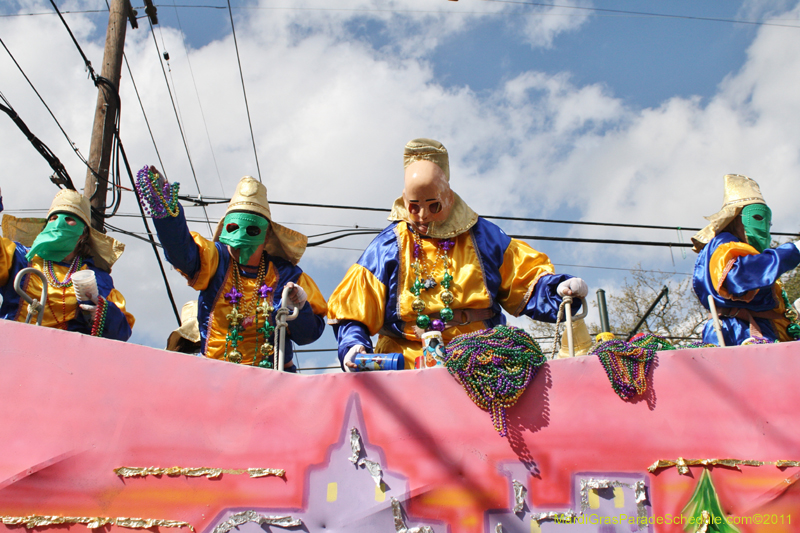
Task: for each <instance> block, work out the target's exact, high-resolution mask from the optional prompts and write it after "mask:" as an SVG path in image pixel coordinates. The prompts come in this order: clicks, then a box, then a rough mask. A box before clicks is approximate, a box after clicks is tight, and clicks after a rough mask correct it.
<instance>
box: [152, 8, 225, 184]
mask: <svg viewBox="0 0 800 533" xmlns="http://www.w3.org/2000/svg"><path fill="white" fill-rule="evenodd" d="M172 4H173V7H174V8H175V19H176V20H177V21H178V29H179V30H180V35H181V44H183V52H184V54H185V55H186V64H187V65H188V66H189V74H190V75H191V76H192V84H193V85H194V94H195V96H197V105H198V107H199V108H200V117H201V118H202V119H203V127H204V128H205V130H206V139H207V140H208V149H209V151H210V152H211V159H212V160H213V161H214V169H216V171H217V179H218V180H219V188H220V190H221V191H222V194H223V195H224V194H225V186H224V185H223V184H222V175H220V172H219V165H218V164H217V155H216V154H215V153H214V145H213V144H211V134H210V133H209V131H208V123H207V122H206V114H205V112H204V111H203V103H202V102H201V100H200V91H199V90H198V89H197V80H196V79H195V77H194V69H193V68H192V61H191V59H190V58H189V50H188V49H187V48H186V39H185V38H184V36H185V34H184V31H183V25H181V17H180V15H178V8H177V5H176V4H175V0H172ZM162 39H163V37H162Z"/></svg>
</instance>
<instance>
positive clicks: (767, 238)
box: [742, 204, 772, 253]
mask: <svg viewBox="0 0 800 533" xmlns="http://www.w3.org/2000/svg"><path fill="white" fill-rule="evenodd" d="M742 225H743V226H744V233H745V235H747V243H748V244H750V245H751V246H752V247H753V248H755V249H756V250H758V251H759V253H760V252H763V251H764V250H766V249H767V248H769V245H770V244H771V243H772V235H770V232H769V229H770V226H772V211H771V210H770V208H769V207H767V206H766V205H765V204H750V205H746V206H744V208H742Z"/></svg>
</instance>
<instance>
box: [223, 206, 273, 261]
mask: <svg viewBox="0 0 800 533" xmlns="http://www.w3.org/2000/svg"><path fill="white" fill-rule="evenodd" d="M223 226H224V227H223V228H222V234H221V235H220V236H219V240H220V242H222V243H225V244H227V245H228V246H230V247H231V248H235V249H237V250H239V263H241V264H244V263H247V262H248V261H249V260H250V257H251V256H252V255H253V254H254V253H255V251H256V250H257V249H258V247H259V246H260V245H261V244H263V243H264V240H265V238H266V231H267V228H268V227H269V220H267V219H266V218H264V217H262V216H261V215H256V214H253V213H243V212H240V211H234V212H233V213H228V214H227V215H225V221H224V222H223Z"/></svg>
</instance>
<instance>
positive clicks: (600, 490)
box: [0, 321, 800, 533]
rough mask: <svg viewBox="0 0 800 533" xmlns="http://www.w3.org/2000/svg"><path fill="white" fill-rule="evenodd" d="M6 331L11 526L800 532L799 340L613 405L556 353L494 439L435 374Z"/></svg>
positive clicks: (672, 367)
mask: <svg viewBox="0 0 800 533" xmlns="http://www.w3.org/2000/svg"><path fill="white" fill-rule="evenodd" d="M0 328H2V338H3V342H2V346H0V353H1V354H2V360H3V372H2V373H1V374H0V395H2V399H1V400H0V420H2V423H3V428H4V430H5V437H4V444H3V448H2V449H3V454H2V455H1V456H0V522H2V523H3V524H4V525H3V526H2V527H3V529H7V530H9V531H24V530H26V529H27V530H37V531H43V530H48V529H60V530H69V531H86V530H87V528H89V529H94V530H98V529H100V530H105V531H123V530H129V529H131V528H139V529H142V528H143V529H149V530H151V531H161V532H162V533H164V532H166V531H169V530H173V529H184V530H187V531H194V532H198V533H227V532H228V531H231V530H236V531H240V532H243V533H246V532H251V533H256V532H259V531H307V532H322V531H347V532H358V531H363V532H378V531H395V532H409V533H411V532H419V533H422V532H430V531H434V532H439V533H442V532H447V531H450V532H475V533H477V532H485V533H497V532H526V533H527V532H539V531H541V532H553V531H566V532H575V531H587V532H588V531H592V532H595V531H596V532H605V533H608V532H622V531H625V532H633V531H728V532H733V531H742V532H756V531H769V532H781V531H785V532H789V531H796V530H797V528H798V523H799V522H798V521H800V516H797V515H796V513H794V512H793V511H795V510H796V509H797V508H800V496H798V489H797V487H795V486H794V485H795V483H796V481H797V479H798V477H800V470H798V465H800V461H799V460H800V432H799V431H798V429H797V428H798V414H797V407H796V406H797V405H798V403H800V389H799V388H798V387H797V386H796V384H795V383H794V377H795V376H796V375H797V374H798V372H800V358H798V357H797V355H798V354H797V348H796V345H795V344H794V343H781V344H768V345H751V346H739V347H730V348H693V349H679V350H670V351H658V352H657V353H656V357H655V358H653V360H652V361H651V363H652V364H651V365H650V366H649V369H646V370H647V373H646V381H645V382H642V383H640V384H639V392H640V394H636V393H631V394H619V393H621V392H624V391H621V390H619V388H618V390H617V391H616V392H615V390H614V388H613V387H612V382H610V380H609V377H608V375H607V374H606V370H605V369H604V366H603V364H602V362H601V358H600V357H598V356H596V355H591V356H587V357H575V358H565V359H554V360H547V361H544V362H543V364H542V365H541V366H539V367H538V372H535V375H533V376H530V377H531V379H530V380H529V385H528V386H527V388H526V389H525V390H524V392H523V393H522V395H521V396H520V397H519V399H518V401H517V402H516V404H515V405H513V407H508V408H507V409H505V420H506V425H505V427H500V426H498V425H497V424H493V417H492V415H491V414H490V413H488V412H486V411H485V410H483V409H481V408H480V407H479V406H478V405H476V403H475V402H474V401H473V400H472V399H471V398H470V396H469V395H468V394H467V392H466V391H465V387H463V386H462V385H463V383H460V382H459V381H458V380H456V379H454V376H451V374H450V372H448V369H447V368H443V367H437V368H429V369H424V370H403V371H385V372H361V373H341V374H325V375H292V374H287V373H282V372H276V371H272V370H265V369H261V368H257V367H248V366H242V365H236V364H231V363H227V362H223V361H215V360H209V359H205V358H201V357H196V356H192V355H187V354H181V353H175V352H167V351H164V350H158V349H153V348H149V347H145V346H137V345H133V344H126V343H121V342H117V341H112V340H107V339H101V338H92V337H89V336H85V335H79V334H75V333H69V332H64V331H59V330H54V329H47V328H41V327H38V326H36V325H29V324H22V323H14V322H8V321H3V323H2V324H0ZM626 397H627V399H625V398H626ZM495 422H496V420H495ZM495 426H498V427H495ZM503 432H504V433H505V434H504V435H501V433H503ZM701 517H702V518H703V519H704V523H702V524H698V523H697V520H698V519H700V518H701Z"/></svg>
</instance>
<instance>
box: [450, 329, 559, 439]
mask: <svg viewBox="0 0 800 533" xmlns="http://www.w3.org/2000/svg"><path fill="white" fill-rule="evenodd" d="M544 362H545V357H544V355H542V350H541V348H540V347H539V344H538V343H537V342H536V341H535V340H534V339H533V337H531V336H530V335H529V334H528V333H527V332H525V330H523V329H520V328H515V327H512V326H505V325H499V326H495V327H494V328H493V329H483V330H479V331H475V332H473V333H467V334H466V335H459V336H458V337H456V338H454V339H453V340H452V341H450V343H449V344H448V345H447V349H446V353H445V362H444V366H445V367H447V370H448V371H449V372H450V374H451V375H452V376H453V377H454V378H455V379H456V381H458V382H459V383H460V384H461V386H462V387H464V390H465V391H466V393H467V395H468V396H469V397H470V399H471V400H472V401H473V402H475V405H477V406H478V407H480V408H481V409H483V410H484V411H489V413H490V414H491V416H492V425H493V426H494V429H495V430H496V431H497V432H498V433H499V434H500V436H501V437H505V436H506V435H508V422H507V420H506V409H508V408H510V407H513V406H514V405H515V404H516V403H517V400H519V398H520V396H522V393H523V392H525V389H526V388H527V387H528V384H530V382H531V380H532V379H533V378H534V377H535V376H536V372H537V371H538V370H539V367H541V366H542V365H543V364H544Z"/></svg>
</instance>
